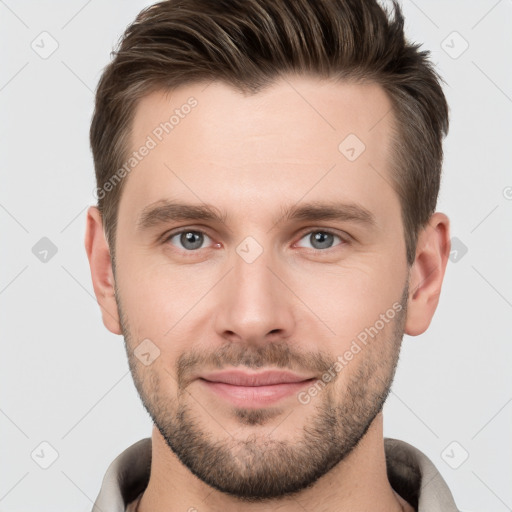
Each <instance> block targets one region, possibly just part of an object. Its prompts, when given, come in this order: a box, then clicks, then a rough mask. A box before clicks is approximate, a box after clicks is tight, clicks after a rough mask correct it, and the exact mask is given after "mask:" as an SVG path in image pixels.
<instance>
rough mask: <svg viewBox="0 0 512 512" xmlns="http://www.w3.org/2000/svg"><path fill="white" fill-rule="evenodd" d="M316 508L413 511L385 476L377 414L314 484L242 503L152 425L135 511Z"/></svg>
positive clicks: (259, 511) (227, 511)
mask: <svg viewBox="0 0 512 512" xmlns="http://www.w3.org/2000/svg"><path fill="white" fill-rule="evenodd" d="M298 504H299V505H300V506H301V508H304V509H305V510H317V511H319V512H341V511H349V510H350V511H351V512H359V511H361V512H362V511H363V510H386V511H387V512H403V511H407V512H413V508H412V507H411V506H410V505H409V504H408V503H407V502H406V501H405V500H403V499H402V498H401V497H400V496H399V495H398V494H397V493H396V492H395V491H394V490H393V489H392V487H391V485H390V483H389V480H388V478H387V471H386V459H385V452H384V439H383V428H382V413H381V414H379V415H377V417H376V418H375V420H374V421H373V423H372V425H371V426H370V428H369V429H368V431H367V433H366V434H365V436H364V437H363V438H362V439H361V441H360V443H359V444H358V445H357V447H356V448H355V449H354V450H353V451H352V452H351V453H350V454H349V455H348V456H347V457H346V458H345V459H344V460H343V461H341V462H340V463H339V464H338V465H336V466H335V467H334V468H332V469H331V470H330V471H329V472H328V473H326V474H325V475H324V476H323V477H321V478H320V479H319V480H317V481H316V482H315V483H314V485H313V486H311V487H309V488H307V489H304V490H303V491H301V492H300V493H298V494H295V495H294V496H288V497H284V498H277V499H274V500H268V501H266V502H263V503H261V502H260V503H247V502H241V501H240V500H238V499H237V498H235V497H233V496H230V495H226V494H224V493H221V492H220V491H217V490H215V489H212V488H211V487H210V486H208V485H207V484H205V483H204V482H202V481H201V480H199V479H198V478H197V477H196V476H195V475H194V474H192V473H191V472H190V471H189V470H188V468H186V467H185V466H184V465H183V464H182V463H181V462H180V461H179V459H178V458H177V457H176V456H175V454H174V453H173V452H172V451H171V450H170V448H169V447H168V446H167V443H166V442H165V440H164V438H163V437H162V436H161V434H160V432H159V431H158V430H157V429H156V428H155V427H154V428H153V434H152V460H151V476H150V479H149V483H148V486H147V488H146V490H145V492H144V495H143V496H142V499H141V501H140V503H139V507H138V509H137V512H150V511H151V512H164V511H165V512H173V511H178V510H191V511H194V510H197V511H200V512H214V511H220V510H221V511H222V512H239V511H242V510H243V511H244V512H267V511H275V510H279V511H280V512H291V511H296V510H297V505H298Z"/></svg>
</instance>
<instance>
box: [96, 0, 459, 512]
mask: <svg viewBox="0 0 512 512" xmlns="http://www.w3.org/2000/svg"><path fill="white" fill-rule="evenodd" d="M447 110H448V109H447V105H446V101H445V97H444V95H443V92H442V89H441V87H440V85H439V79H438V76H437V75H436V73H435V71H434V70H433V69H432V67H431V65H430V64H429V61H428V60H427V53H426V52H420V51H419V49H418V47H417V46H413V45H410V44H409V43H407V42H406V41H405V40H404V36H403V17H402V14H401V12H400V9H399V7H398V5H394V14H393V16H391V14H388V13H387V12H385V11H384V10H383V9H382V8H381V7H380V6H379V5H378V4H377V3H376V2H372V1H364V2H363V1H356V0H223V1H215V2H213V1H211V0H170V1H165V2H161V3H159V4H156V5H154V6H152V7H149V8H147V9H145V10H144V11H142V12H141V13H140V15H139V16H138V17H137V19H136V20H135V22H134V23H133V24H132V25H131V26H130V27H128V29H127V31H126V33H125V34H124V37H123V39H122V41H121V44H120V47H119V49H118V51H117V52H116V54H115V56H114V59H113V61H112V62H111V63H110V64H109V66H108V67H107V68H106V70H105V71H104V74H103V76H102V78H101V81H100V83H99V86H98V90H97V95H96V109H95V113H94V118H93V121H92V126H91V145H92V151H93V155H94V162H95V168H96V177H97V186H98V188H97V196H98V206H97V207H91V208H90V209H89V211H88V216H87V234H86V249H87V254H88V258H89V262H90V266H91V273H92V279H93V284H94V291H95V294H96V297H97V299H98V303H99V305H100V307H101V311H102V315H103V322H104V324H105V326H106V327H107V328H108V329H109V330H110V331H111V332H113V333H115V334H122V335H123V336H124V340H125V345H126V351H127V355H128V359H129V364H130V369H131V372H132V375H133V378H134V382H135V385H136V387H137V390H138V392H139V394H140V396H141V399H142V402H143V404H144V406H145V408H146V409H147V411H148V413H149V414H150V416H151V418H152V420H153V422H154V428H153V432H152V437H151V439H145V440H142V441H140V442H138V443H136V444H135V445H133V446H132V447H130V448H128V450H126V451H125V452H124V453H123V454H121V455H120V456H119V457H118V458H117V459H116V460H115V461H114V462H113V463H112V465H111V466H110V467H109V469H108V471H107V474H106V475H105V478H104V481H103V485H102V488H101V491H100V494H99V496H98V498H97V501H96V504H95V508H94V510H95V511H98V512H99V511H103V512H110V511H116V512H117V511H123V510H129V511H138V512H161V511H175V510H176V511H178V510H188V511H195V510H197V511H200V512H202V511H217V510H222V511H270V510H272V511H274V510H279V511H282V512H285V511H297V510H321V511H342V510H343V511H345V510H346V511H351V512H357V511H363V510H365V511H367V510H372V511H386V512H395V511H396V512H398V511H412V510H420V511H422V512H427V511H428V512H433V511H441V510H442V511H443V512H449V511H456V510H457V508H456V506H455V503H454V501H453V498H452V495H451V493H450V491H449V489H448V487H447V486H446V484H445V482H444V481H443V479H442V477H441V476H440V474H439V473H438V472H437V470H436V468H435V467H434V465H433V464H432V463H431V462H430V461H429V459H428V458H427V457H426V456H425V455H424V454H422V453H421V452H420V451H419V450H417V449H416V448H414V447H412V446H410V445H409V444H406V443H404V442H401V441H398V440H392V439H384V438H383V418H382V407H383V404H384V402H385V400H386V397H387V395H388V392H389V389H390V386H391V383H392V380H393V376H394V373H395V369H396V365H397V362H398V357H399V352H400V346H401V341H402V337H403V334H404V333H406V334H409V335H411V336H416V335H418V334H421V333H423V332H424V331H425V330H426V329H427V328H428V326H429V324H430V321H431V319H432V316H433V314H434V312H435V309H436V307H437V304H438V299H439V295H440V292H441V285H442V281H443V277H444V272H445V268H446V263H447V259H448V255H449V249H450V243H449V219H448V218H447V217H446V215H444V214H442V213H440V212H435V206H436V202H437V195H438V191H439V183H440V174H441V163H442V138H443V136H444V135H445V134H446V132H447V129H448V114H447Z"/></svg>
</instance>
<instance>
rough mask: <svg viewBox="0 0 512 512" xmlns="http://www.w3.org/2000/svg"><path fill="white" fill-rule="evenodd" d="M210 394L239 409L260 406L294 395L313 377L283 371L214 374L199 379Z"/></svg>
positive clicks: (313, 378) (232, 371)
mask: <svg viewBox="0 0 512 512" xmlns="http://www.w3.org/2000/svg"><path fill="white" fill-rule="evenodd" d="M198 380H199V382H201V384H202V385H203V386H204V387H205V388H206V389H207V390H208V391H209V392H211V393H213V394H214V395H216V396H217V397H220V398H221V399H223V400H226V401H228V402H230V403H232V404H233V405H236V406H239V407H249V408H254V407H264V406H268V405H271V404H274V403H276V402H278V401H279V400H282V399H284V398H286V397H289V396H290V395H294V394H296V393H298V392H299V391H300V390H301V389H302V388H304V387H305V386H308V385H310V384H311V383H312V382H313V381H314V380H315V377H311V376H308V375H298V374H295V373H291V372H287V371H272V370H271V371H264V372H258V373H248V372H243V371H234V370H231V371H222V372H214V373H210V374H206V375H202V376H200V377H199V379H198Z"/></svg>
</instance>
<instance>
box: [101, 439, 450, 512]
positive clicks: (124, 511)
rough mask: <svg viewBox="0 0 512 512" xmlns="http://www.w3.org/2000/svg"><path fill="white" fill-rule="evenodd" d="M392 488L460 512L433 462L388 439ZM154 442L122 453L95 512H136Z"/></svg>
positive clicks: (432, 510) (421, 502) (428, 507)
mask: <svg viewBox="0 0 512 512" xmlns="http://www.w3.org/2000/svg"><path fill="white" fill-rule="evenodd" d="M384 449H385V453H386V465H387V472H388V479H389V482H390V484H391V487H392V488H393V489H394V490H395V491H396V492H397V493H398V494H399V495H400V496H402V498H404V499H405V500H406V501H408V502H409V503H410V504H411V505H412V506H413V507H414V509H415V510H416V511H417V512H459V511H458V509H457V507H456V505H455V501H454V500H453V496H452V493H451V492H450V489H448V486H447V485H446V482H445V481H444V480H443V477H442V476H441V474H440V473H439V471H438V470H437V469H436V467H435V466H434V464H433V463H432V461H431V460H430V459H429V458H428V457H427V456H426V455H425V454H424V453H422V452H421V451H420V450H418V449H417V448H415V447H414V446H412V445H410V444H408V443H406V442H404V441H399V440H397V439H390V438H385V439H384ZM150 468H151V438H146V439H142V440H141V441H138V442H137V443H135V444H133V445H132V446H130V447H129V448H127V449H126V450H125V451H124V452H122V453H121V454H120V455H119V456H118V457H117V458H116V459H115V460H114V461H113V462H112V464H110V466H109V467H108V469H107V472H106V474H105V477H104V478H103V483H102V485H101V489H100V492H99V494H98V497H97V498H96V502H95V504H94V507H93V509H92V512H134V511H135V509H136V506H137V503H138V501H139V499H140V497H141V496H142V493H143V492H144V489H145V488H146V486H147V484H148V481H149V473H150Z"/></svg>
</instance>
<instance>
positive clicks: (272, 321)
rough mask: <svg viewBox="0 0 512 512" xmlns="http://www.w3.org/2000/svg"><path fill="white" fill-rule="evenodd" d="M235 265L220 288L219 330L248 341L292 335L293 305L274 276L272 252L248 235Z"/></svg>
mask: <svg viewBox="0 0 512 512" xmlns="http://www.w3.org/2000/svg"><path fill="white" fill-rule="evenodd" d="M232 265H233V269H232V271H231V272H230V273H229V276H227V277H228V278H227V279H226V280H224V284H223V286H222V288H221V289H220V297H219V303H218V305H217V308H218V309H217V322H216V324H217V325H216V328H217V331H218V333H219V334H220V335H222V336H224V337H226V336H229V337H230V338H232V339H233V338H236V339H237V340H239V341H247V342H248V341H251V342H261V341H264V340H265V338H266V337H268V336H269V335H278V334H279V335H280V336H281V337H286V336H289V335H290V332H291V329H292V326H293V315H292V309H291V308H292V304H291V303H290V296H289V293H288V294H287V293H286V287H284V286H283V284H282V283H281V282H280V280H279V279H277V278H276V276H275V275H274V272H276V271H275V269H274V268H273V267H276V258H275V257H274V255H273V254H272V251H271V250H270V249H264V248H263V247H262V246H261V245H260V244H258V243H257V242H256V241H255V240H254V239H250V237H248V239H245V240H244V241H242V242H241V243H240V244H239V246H238V247H237V248H236V251H235V253H234V254H233V255H232ZM271 269H272V270H271Z"/></svg>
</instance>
